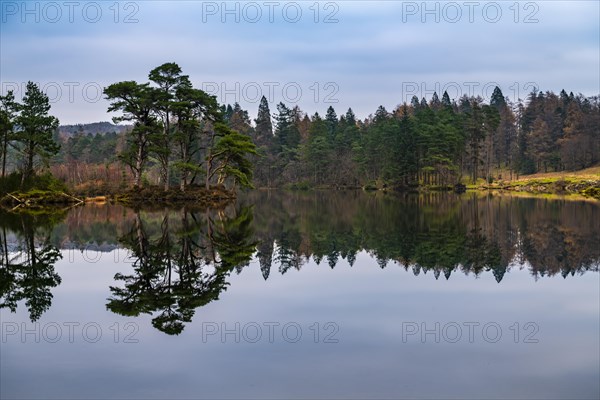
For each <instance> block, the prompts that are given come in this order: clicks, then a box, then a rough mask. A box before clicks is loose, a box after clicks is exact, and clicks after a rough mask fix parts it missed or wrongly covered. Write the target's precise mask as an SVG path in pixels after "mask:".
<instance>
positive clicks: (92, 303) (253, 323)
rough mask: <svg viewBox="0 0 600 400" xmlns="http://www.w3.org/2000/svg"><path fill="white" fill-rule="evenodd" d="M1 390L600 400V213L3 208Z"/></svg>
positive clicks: (260, 197)
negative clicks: (47, 211) (38, 211)
mask: <svg viewBox="0 0 600 400" xmlns="http://www.w3.org/2000/svg"><path fill="white" fill-rule="evenodd" d="M0 239H1V240H0V241H1V245H2V251H1V253H0V254H1V255H2V265H1V268H0V303H1V305H2V307H3V308H2V309H1V311H0V313H1V314H0V317H1V323H2V332H1V333H2V338H1V343H0V346H1V352H0V397H2V398H3V399H4V398H7V399H8V398H27V399H32V398H53V399H69V398H94V399H98V398H121V399H137V398H161V399H162V398H164V399H166V398H179V399H183V398H228V399H232V398H235V399H237V398H240V399H241V398H296V399H299V398H427V399H431V398H440V399H442V398H452V399H455V398H477V399H484V398H494V399H498V398H520V399H522V398H539V399H553V398H568V399H574V398H586V399H598V398H599V397H600V379H599V377H600V339H599V337H600V274H599V273H598V272H599V263H600V203H598V202H589V201H572V200H570V201H565V200H550V199H540V198H517V197H508V196H502V197H491V196H489V197H488V196H482V195H478V196H475V195H471V194H466V195H462V196H457V195H451V194H432V195H420V196H418V195H407V196H394V195H382V194H380V193H379V194H366V193H362V192H347V193H332V192H316V193H282V192H271V193H267V192H253V193H250V194H246V195H244V196H243V197H242V198H240V199H239V201H238V203H237V204H236V205H234V206H231V207H229V208H228V209H226V210H223V211H214V210H203V209H194V208H193V207H188V208H180V209H163V208H160V209H152V210H133V209H128V208H125V207H122V206H109V205H103V206H102V205H96V206H94V205H86V206H84V207H78V208H72V209H70V210H63V211H60V212H56V213H54V214H51V215H43V214H42V215H35V216H25V215H18V214H8V213H0Z"/></svg>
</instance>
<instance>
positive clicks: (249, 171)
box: [0, 63, 600, 194]
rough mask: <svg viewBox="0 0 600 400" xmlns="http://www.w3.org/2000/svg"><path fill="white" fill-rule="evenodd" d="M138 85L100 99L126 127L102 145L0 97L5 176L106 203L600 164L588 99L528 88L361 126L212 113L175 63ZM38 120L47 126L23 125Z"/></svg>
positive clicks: (411, 109)
mask: <svg viewBox="0 0 600 400" xmlns="http://www.w3.org/2000/svg"><path fill="white" fill-rule="evenodd" d="M148 79H149V82H146V83H138V82H134V81H123V82H117V83H114V84H112V85H109V86H108V87H107V88H105V92H104V93H105V96H106V99H107V100H109V102H110V107H109V109H108V111H109V112H111V113H112V112H116V113H118V115H117V116H116V117H115V118H113V120H114V122H115V123H119V122H125V123H128V124H130V125H129V128H127V129H124V128H123V126H122V125H119V126H118V127H115V129H114V130H113V131H109V132H106V133H104V134H99V133H97V130H98V127H99V126H104V125H103V124H95V128H94V132H95V133H85V132H84V131H83V128H79V129H78V128H77V127H76V126H70V127H68V134H63V135H62V136H59V135H58V132H57V127H58V121H57V120H56V119H55V118H54V117H51V116H49V115H48V110H49V104H48V101H47V97H46V98H45V97H44V96H45V95H44V94H43V93H41V92H39V89H38V88H37V87H36V86H35V85H34V84H31V85H28V92H27V93H26V96H25V98H24V102H23V105H18V104H17V103H16V102H15V101H14V98H13V97H11V96H12V94H11V93H9V94H8V95H7V96H4V97H2V98H0V103H1V104H0V105H1V107H0V117H1V118H0V125H1V128H2V129H1V130H0V131H1V132H2V138H1V139H2V140H1V142H2V143H1V147H0V148H1V149H2V171H3V172H2V173H3V174H4V171H5V169H6V161H7V159H8V160H9V161H10V160H11V154H12V161H14V164H15V165H14V168H13V169H15V168H17V169H19V170H22V171H24V174H25V175H30V174H31V173H33V171H34V169H35V168H36V166H39V163H37V164H36V161H43V162H44V163H43V164H46V165H47V164H48V163H49V164H50V165H51V171H52V172H53V173H54V175H55V176H58V177H59V178H60V179H61V180H63V181H65V182H67V184H68V185H69V186H70V187H71V188H75V189H76V191H79V192H85V193H88V194H91V193H92V192H96V193H95V194H106V193H115V192H119V191H122V190H124V189H126V188H129V187H131V186H137V187H141V186H147V185H158V186H160V187H161V188H163V189H165V190H168V189H169V188H172V187H177V188H179V189H180V190H181V191H185V190H186V188H187V187H189V186H199V185H201V186H204V187H206V188H208V187H210V186H211V185H222V186H228V187H229V188H234V187H236V186H248V187H251V186H252V185H253V182H254V186H259V187H281V186H285V185H292V186H295V187H299V188H302V187H307V188H308V187H319V186H322V187H372V188H375V187H377V188H382V187H395V188H410V187H416V186H419V185H428V186H445V187H449V186H453V185H455V184H457V183H476V182H477V181H478V180H481V179H484V180H485V181H488V182H491V181H503V180H509V179H512V178H513V177H515V176H518V175H520V174H532V173H536V172H550V171H565V170H569V171H574V170H580V169H584V168H587V167H590V166H594V165H596V164H598V163H599V162H600V128H599V127H600V101H599V98H598V96H594V97H588V98H586V97H585V96H583V95H581V94H579V95H574V94H573V93H572V92H571V93H567V92H566V91H565V90H562V91H561V92H560V93H559V94H555V93H553V92H551V91H548V92H541V91H537V90H534V91H532V92H531V93H530V94H529V95H528V97H527V99H526V100H525V101H521V100H519V101H518V102H516V103H512V102H511V101H509V99H508V98H505V97H504V95H503V93H502V91H501V89H500V88H498V87H496V88H495V90H494V92H493V94H492V96H491V98H490V101H489V102H488V103H486V102H484V101H483V99H482V98H480V97H469V96H466V95H465V96H462V97H461V98H459V99H450V97H449V96H448V93H446V92H444V93H443V94H442V95H441V98H440V97H439V96H438V94H437V93H434V94H433V96H432V97H431V99H429V100H426V99H425V98H422V99H418V98H417V97H413V98H412V101H411V102H410V103H403V104H401V105H399V106H397V107H396V108H394V109H393V110H391V111H388V110H387V109H386V108H385V107H383V106H380V107H379V108H377V110H376V111H375V113H374V114H372V115H369V116H368V117H367V118H364V119H359V118H357V116H356V115H355V114H354V112H353V111H352V109H348V110H347V111H345V112H342V113H339V114H338V111H336V110H335V109H334V108H333V107H329V108H328V109H327V110H326V111H325V112H324V114H322V115H321V114H319V113H314V114H312V115H309V114H308V113H306V112H304V111H303V110H301V109H300V108H299V107H298V106H294V107H290V106H288V105H286V104H283V103H279V104H277V105H276V106H275V109H273V110H272V109H271V108H270V107H271V105H269V103H268V102H267V100H266V98H265V97H263V98H262V99H261V101H260V104H259V107H258V112H257V115H256V118H251V117H250V113H249V112H248V111H247V110H244V109H242V107H241V106H240V105H239V104H237V103H236V104H233V105H219V104H218V102H217V100H216V98H215V97H214V96H210V95H208V94H207V93H206V92H204V91H202V90H200V89H197V88H194V87H193V85H192V83H191V81H190V79H189V77H188V76H187V75H183V73H182V71H181V68H180V67H179V66H178V65H177V64H175V63H166V64H163V65H161V66H159V67H157V68H155V69H153V70H152V71H150V73H149V76H148ZM36 104H37V105H36ZM35 107H37V109H36V111H35V112H33V113H32V112H28V111H26V110H28V109H29V110H33V109H34V108H35ZM28 116H29V117H28ZM35 116H37V117H40V118H42V117H43V118H46V120H45V122H44V123H43V124H41V125H39V127H35V126H32V125H31V124H32V123H33V122H31V121H34V120H35V119H34V118H33V117H35ZM28 118H29V119H28ZM28 124H29V125H28ZM96 125H97V126H96ZM28 126H30V127H31V129H30V128H28ZM34 128H35V129H34ZM38 128H39V129H38ZM36 129H37V130H36ZM57 142H58V144H60V146H58V145H57ZM11 150H12V153H11Z"/></svg>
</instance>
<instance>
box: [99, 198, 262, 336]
mask: <svg viewBox="0 0 600 400" xmlns="http://www.w3.org/2000/svg"><path fill="white" fill-rule="evenodd" d="M203 215H204V220H203V219H202V217H201V215H195V214H191V213H189V212H187V211H186V210H183V211H182V213H181V218H180V221H181V223H180V227H179V228H177V227H176V226H174V224H172V223H171V221H170V216H169V212H168V211H165V212H164V215H163V218H162V222H161V224H160V228H159V229H160V235H158V237H157V238H155V237H156V236H155V235H150V234H149V233H148V231H149V229H150V228H148V227H147V225H148V224H146V223H145V222H144V221H143V218H142V216H141V214H139V213H138V214H137V216H136V221H135V223H134V226H133V227H132V229H131V230H130V231H129V233H128V234H126V235H124V236H123V237H122V238H121V239H120V241H121V243H122V244H123V245H124V246H125V247H126V248H128V249H130V251H131V252H132V258H133V259H134V260H135V261H134V263H133V268H134V273H133V274H131V275H123V274H117V275H115V280H117V281H123V284H124V286H123V287H113V286H111V288H110V290H111V293H112V297H111V298H109V299H108V303H107V305H106V307H107V308H108V309H109V310H111V311H113V312H115V313H117V314H121V315H127V316H137V315H140V314H142V313H147V314H155V313H157V314H156V315H155V317H154V318H153V319H152V325H153V326H154V327H155V328H156V329H158V330H160V331H162V332H165V333H167V334H169V335H177V334H179V333H181V332H182V331H183V329H184V328H185V324H186V323H188V322H191V320H192V318H193V316H194V313H195V310H196V309H197V308H199V307H202V306H204V305H206V304H208V303H209V302H211V301H213V300H217V299H218V297H219V294H220V293H221V292H222V291H223V290H225V288H226V286H227V277H228V276H229V274H230V273H231V271H232V270H234V269H235V268H237V267H239V266H244V265H247V264H248V263H249V261H250V258H251V257H252V254H253V253H254V249H255V244H254V242H252V241H250V237H251V236H252V230H251V227H252V211H251V209H250V208H244V209H242V210H241V211H240V212H239V213H238V214H236V215H235V216H234V217H228V216H226V215H225V214H224V213H219V215H218V220H217V222H215V221H214V220H213V218H212V216H210V213H205V214H203ZM203 227H206V231H203V230H202V228H203ZM151 238H155V239H151ZM208 267H210V270H211V272H207V269H209V268H208Z"/></svg>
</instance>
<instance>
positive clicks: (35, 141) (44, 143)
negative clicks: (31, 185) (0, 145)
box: [12, 82, 60, 179]
mask: <svg viewBox="0 0 600 400" xmlns="http://www.w3.org/2000/svg"><path fill="white" fill-rule="evenodd" d="M17 110H18V111H19V115H18V116H17V117H16V118H15V122H14V125H15V126H16V127H17V129H16V130H15V131H14V132H13V136H12V139H13V140H14V141H16V142H17V148H18V150H19V152H20V153H21V154H22V156H23V161H24V166H23V177H24V179H27V178H29V177H31V176H32V175H33V174H34V173H35V169H34V167H35V166H34V162H35V161H36V159H41V160H42V161H43V162H44V164H47V163H48V160H49V158H50V157H52V156H54V155H55V154H57V153H58V151H59V149H60V146H59V145H58V143H56V141H55V140H54V132H55V131H56V130H57V129H58V119H56V118H55V117H53V116H51V115H49V114H48V112H49V111H50V101H49V100H48V96H46V95H45V94H44V93H43V92H42V91H41V90H40V88H39V87H38V86H37V85H36V84H35V83H33V82H28V83H27V90H26V92H25V96H24V97H23V103H22V104H19V105H18V106H17Z"/></svg>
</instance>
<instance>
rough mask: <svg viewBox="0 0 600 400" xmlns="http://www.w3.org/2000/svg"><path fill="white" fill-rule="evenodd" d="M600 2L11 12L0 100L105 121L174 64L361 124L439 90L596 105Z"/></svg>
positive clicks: (107, 5)
mask: <svg viewBox="0 0 600 400" xmlns="http://www.w3.org/2000/svg"><path fill="white" fill-rule="evenodd" d="M599 4H600V2H598V1H595V0H594V1H580V2H575V1H536V2H525V1H524V2H515V1H496V2H491V1H489V2H488V1H465V2H463V1H457V2H426V3H424V2H421V1H418V2H407V1H403V2H401V1H397V2H394V1H368V2H366V1H365V2H361V1H333V2H327V1H323V2H315V1H296V2H291V1H289V2H288V1H257V2H227V3H223V2H221V1H218V2H200V1H169V2H167V1H164V2H163V1H130V2H116V1H97V2H85V1H64V2H63V1H56V2H45V1H28V2H23V1H4V0H2V1H1V2H0V6H1V9H0V10H1V13H2V14H1V28H0V59H1V62H0V78H1V83H2V86H1V91H2V93H3V94H4V93H5V92H6V91H7V90H9V89H13V90H15V92H16V94H17V96H18V97H20V96H21V95H22V94H23V88H24V85H25V84H26V82H27V81H28V80H32V81H34V82H38V83H39V84H40V85H41V86H42V87H43V88H44V89H45V90H46V92H47V94H48V96H49V97H50V98H51V100H52V106H53V107H52V113H53V114H54V115H56V116H57V117H58V118H59V119H60V121H61V123H63V124H73V123H85V122H93V121H105V120H110V118H111V117H112V116H111V115H109V114H107V113H106V108H107V102H106V101H105V100H104V99H103V98H102V95H101V88H102V87H104V86H107V85H108V84H110V83H113V82H117V81H123V80H137V81H146V80H147V75H148V72H149V71H150V70H151V69H152V68H154V67H156V66H158V65H160V64H162V63H164V62H171V61H174V62H177V63H178V64H179V65H180V66H181V67H182V68H183V71H184V73H185V74H188V75H190V77H191V79H192V81H193V82H194V83H195V85H196V86H197V87H200V88H203V89H205V90H206V91H208V92H211V93H213V94H215V95H217V97H218V99H219V101H220V102H221V103H233V102H235V101H238V102H240V103H241V104H242V106H243V107H244V108H246V109H248V110H249V112H250V115H251V117H255V116H256V110H257V107H258V101H259V99H260V96H261V95H263V94H264V95H265V96H267V98H268V99H269V101H270V103H271V110H274V109H275V105H276V103H278V102H279V101H283V102H285V103H286V104H288V105H294V104H298V105H299V106H300V107H301V108H302V109H303V110H304V111H306V112H308V113H309V114H312V113H314V112H315V111H318V112H320V113H323V112H324V111H325V110H326V109H327V107H328V106H329V105H333V106H334V108H335V109H336V110H337V111H338V113H340V112H343V111H345V110H346V109H347V108H348V107H352V108H353V109H354V110H355V112H356V113H357V115H358V116H359V117H361V118H363V117H366V116H367V115H368V114H370V113H373V112H374V111H375V109H376V108H377V107H378V106H379V105H380V104H382V105H384V106H385V107H386V108H388V109H393V108H394V107H395V106H396V105H398V104H400V103H402V102H403V101H409V100H410V97H412V95H413V94H416V95H417V96H419V97H422V96H425V97H427V98H429V97H431V94H432V93H433V91H434V90H437V91H438V92H443V90H444V89H446V90H447V91H448V93H449V94H450V96H451V97H452V98H457V97H459V96H460V95H461V94H463V93H466V94H474V95H481V96H482V97H484V98H485V97H487V96H489V95H490V94H491V91H492V90H493V87H494V86H495V85H496V84H498V85H499V86H500V87H501V88H502V90H503V92H504V94H505V95H506V96H508V97H509V98H510V99H511V100H516V99H517V98H519V97H520V98H525V97H526V95H527V93H528V92H529V91H530V90H531V88H532V87H534V86H535V87H538V88H539V89H541V90H544V91H546V90H553V91H555V92H558V91H560V90H561V89H562V88H565V89H567V90H568V91H573V92H575V93H578V92H581V93H583V94H585V95H587V96H591V95H597V94H598V93H599V92H600V72H599V71H600V27H599V21H600V8H599Z"/></svg>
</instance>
